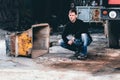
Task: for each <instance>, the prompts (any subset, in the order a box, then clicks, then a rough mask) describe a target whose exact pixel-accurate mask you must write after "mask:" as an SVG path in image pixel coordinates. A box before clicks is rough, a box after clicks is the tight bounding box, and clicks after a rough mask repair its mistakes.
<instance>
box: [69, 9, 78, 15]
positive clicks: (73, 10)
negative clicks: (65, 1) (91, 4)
mask: <svg viewBox="0 0 120 80" xmlns="http://www.w3.org/2000/svg"><path fill="white" fill-rule="evenodd" d="M72 12H74V13H75V14H76V15H77V11H76V10H75V9H70V10H69V13H72Z"/></svg>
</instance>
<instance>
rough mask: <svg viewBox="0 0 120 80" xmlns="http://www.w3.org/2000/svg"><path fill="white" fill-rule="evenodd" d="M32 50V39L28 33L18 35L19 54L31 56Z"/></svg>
mask: <svg viewBox="0 0 120 80" xmlns="http://www.w3.org/2000/svg"><path fill="white" fill-rule="evenodd" d="M31 48H32V38H31V37H30V36H29V35H28V33H27V32H24V33H22V34H20V35H18V53H19V55H23V56H26V55H27V54H30V53H29V51H30V49H31Z"/></svg>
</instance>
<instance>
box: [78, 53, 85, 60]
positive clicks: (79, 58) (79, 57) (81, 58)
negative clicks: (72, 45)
mask: <svg viewBox="0 0 120 80" xmlns="http://www.w3.org/2000/svg"><path fill="white" fill-rule="evenodd" d="M77 59H78V60H86V59H87V55H81V54H79V56H77Z"/></svg>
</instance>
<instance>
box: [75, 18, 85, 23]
mask: <svg viewBox="0 0 120 80" xmlns="http://www.w3.org/2000/svg"><path fill="white" fill-rule="evenodd" d="M76 21H77V23H80V24H81V23H84V22H83V21H82V20H80V19H77V20H76Z"/></svg>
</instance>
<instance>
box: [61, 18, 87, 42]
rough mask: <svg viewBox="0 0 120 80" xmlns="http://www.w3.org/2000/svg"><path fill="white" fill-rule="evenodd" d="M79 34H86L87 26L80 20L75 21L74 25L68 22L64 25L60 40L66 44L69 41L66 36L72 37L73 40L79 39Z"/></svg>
mask: <svg viewBox="0 0 120 80" xmlns="http://www.w3.org/2000/svg"><path fill="white" fill-rule="evenodd" d="M81 33H88V26H87V25H86V24H85V23H84V22H83V21H82V20H79V19H77V20H76V21H75V22H74V23H72V22H68V23H67V24H66V26H65V29H64V31H63V33H62V39H63V41H64V42H65V43H67V42H68V41H69V40H68V39H67V36H68V35H74V37H75V38H80V37H81Z"/></svg>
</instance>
